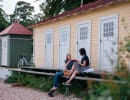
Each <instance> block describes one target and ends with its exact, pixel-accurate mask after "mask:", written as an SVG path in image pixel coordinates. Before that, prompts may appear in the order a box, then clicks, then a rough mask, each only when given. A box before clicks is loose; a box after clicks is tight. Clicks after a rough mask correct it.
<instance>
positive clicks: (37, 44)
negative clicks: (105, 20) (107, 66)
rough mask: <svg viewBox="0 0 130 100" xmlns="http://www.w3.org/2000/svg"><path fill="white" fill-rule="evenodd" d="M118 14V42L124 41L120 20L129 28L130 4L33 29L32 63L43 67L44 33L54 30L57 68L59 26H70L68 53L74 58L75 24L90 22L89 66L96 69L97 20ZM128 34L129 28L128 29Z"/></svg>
mask: <svg viewBox="0 0 130 100" xmlns="http://www.w3.org/2000/svg"><path fill="white" fill-rule="evenodd" d="M112 14H118V15H119V42H120V41H123V40H124V37H125V36H126V35H127V33H128V32H126V30H125V29H124V24H123V23H122V19H123V18H124V19H125V22H126V24H127V25H128V26H127V27H128V28H129V27H130V2H127V3H117V4H113V5H111V6H106V7H103V8H98V9H96V10H93V11H90V12H85V13H82V14H78V15H75V16H71V17H67V18H62V19H60V20H56V21H53V22H49V23H46V24H43V25H39V26H37V27H35V28H34V63H35V64H36V66H37V67H43V66H44V61H45V59H44V47H45V44H44V40H45V39H44V38H45V37H44V36H45V35H44V31H45V30H46V29H49V28H53V29H54V53H53V54H54V64H53V65H54V67H57V66H58V63H59V62H58V56H59V52H58V49H59V32H58V31H59V26H63V25H67V24H70V26H71V34H70V53H71V54H72V58H76V28H77V25H76V24H77V23H78V22H82V21H86V20H91V25H92V26H91V27H92V28H91V32H92V33H91V66H92V67H93V68H96V69H98V56H99V55H98V41H99V38H98V37H99V18H100V17H102V16H107V15H112ZM128 31H129V32H130V28H129V29H128Z"/></svg>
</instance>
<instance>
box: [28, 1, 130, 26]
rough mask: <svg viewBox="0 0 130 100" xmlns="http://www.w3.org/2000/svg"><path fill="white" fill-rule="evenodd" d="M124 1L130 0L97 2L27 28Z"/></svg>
mask: <svg viewBox="0 0 130 100" xmlns="http://www.w3.org/2000/svg"><path fill="white" fill-rule="evenodd" d="M123 1H129V0H97V1H95V2H91V3H88V4H85V5H83V6H82V7H77V8H75V9H72V10H69V11H66V12H64V13H62V14H59V15H56V16H54V17H51V18H48V19H46V20H43V21H40V22H38V23H36V24H32V25H30V26H28V27H27V28H34V27H36V26H39V25H41V24H44V23H48V22H52V21H55V20H58V19H61V18H65V17H69V16H73V15H77V14H80V13H84V12H88V11H91V10H94V9H98V8H102V7H105V6H106V5H107V6H108V5H112V4H115V3H118V2H123ZM98 4H99V5H98ZM102 4H104V5H102ZM93 6H96V7H93ZM88 8H89V9H88Z"/></svg>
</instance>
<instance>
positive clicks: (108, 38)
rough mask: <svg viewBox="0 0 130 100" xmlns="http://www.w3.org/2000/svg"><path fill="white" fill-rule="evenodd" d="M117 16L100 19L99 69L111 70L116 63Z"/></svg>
mask: <svg viewBox="0 0 130 100" xmlns="http://www.w3.org/2000/svg"><path fill="white" fill-rule="evenodd" d="M117 52H118V16H113V17H108V18H105V19H102V20H100V69H102V70H107V71H112V70H113V69H114V67H115V66H116V65H117V58H118V57H117V56H118V55H117Z"/></svg>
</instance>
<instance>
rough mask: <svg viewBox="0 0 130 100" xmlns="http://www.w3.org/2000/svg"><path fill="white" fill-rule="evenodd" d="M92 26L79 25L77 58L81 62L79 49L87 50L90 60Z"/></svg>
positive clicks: (86, 24)
mask: <svg viewBox="0 0 130 100" xmlns="http://www.w3.org/2000/svg"><path fill="white" fill-rule="evenodd" d="M90 34H91V25H90V23H89V22H88V23H84V24H79V25H78V33H77V38H78V40H77V58H78V60H81V56H80V54H79V49H81V48H85V49H86V53H87V55H88V57H89V58H90V41H91V39H90V38H91V36H90Z"/></svg>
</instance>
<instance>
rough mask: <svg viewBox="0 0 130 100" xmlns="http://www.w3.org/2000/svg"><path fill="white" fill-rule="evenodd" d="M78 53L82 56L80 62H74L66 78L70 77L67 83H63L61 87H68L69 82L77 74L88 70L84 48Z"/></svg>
mask: <svg viewBox="0 0 130 100" xmlns="http://www.w3.org/2000/svg"><path fill="white" fill-rule="evenodd" d="M79 52H80V55H81V56H82V59H81V61H77V62H74V64H73V66H72V69H71V71H70V74H69V76H68V78H69V77H70V76H71V77H70V79H69V80H68V81H67V82H65V83H63V85H70V82H71V81H72V80H73V78H74V77H75V76H76V75H77V74H79V73H83V72H84V71H85V70H86V69H89V58H88V56H87V55H86V50H85V49H84V48H81V49H80V50H79Z"/></svg>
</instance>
